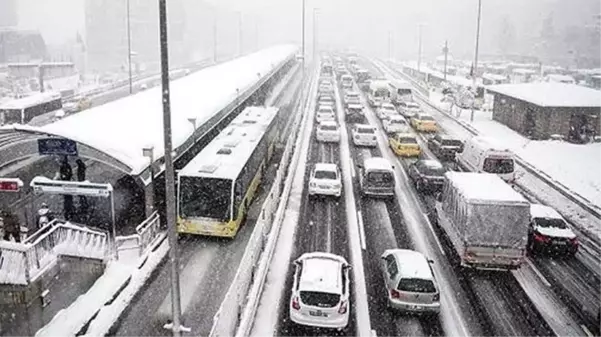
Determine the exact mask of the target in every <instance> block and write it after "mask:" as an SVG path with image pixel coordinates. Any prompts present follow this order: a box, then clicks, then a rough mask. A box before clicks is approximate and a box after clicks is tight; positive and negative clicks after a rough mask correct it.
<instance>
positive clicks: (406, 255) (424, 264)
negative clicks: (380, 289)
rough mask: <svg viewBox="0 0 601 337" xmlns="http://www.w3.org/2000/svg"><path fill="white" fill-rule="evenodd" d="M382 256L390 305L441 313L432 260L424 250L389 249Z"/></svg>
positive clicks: (393, 307)
mask: <svg viewBox="0 0 601 337" xmlns="http://www.w3.org/2000/svg"><path fill="white" fill-rule="evenodd" d="M381 258H382V261H381V265H380V266H381V269H382V274H383V276H384V284H385V286H386V294H387V297H388V307H389V308H391V309H398V310H403V311H412V312H427V313H435V314H437V313H439V312H440V292H439V290H438V289H439V288H438V284H437V282H436V279H435V278H434V272H433V271H432V267H431V266H430V263H432V261H430V260H428V259H426V257H425V256H424V255H423V254H422V253H420V252H416V251H413V250H408V249H389V250H386V251H385V252H384V254H382V257H381Z"/></svg>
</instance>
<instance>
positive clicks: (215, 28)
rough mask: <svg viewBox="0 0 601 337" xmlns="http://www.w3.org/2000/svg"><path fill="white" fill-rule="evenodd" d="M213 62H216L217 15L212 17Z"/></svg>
mask: <svg viewBox="0 0 601 337" xmlns="http://www.w3.org/2000/svg"><path fill="white" fill-rule="evenodd" d="M213 62H214V63H217V15H215V18H214V19H213Z"/></svg>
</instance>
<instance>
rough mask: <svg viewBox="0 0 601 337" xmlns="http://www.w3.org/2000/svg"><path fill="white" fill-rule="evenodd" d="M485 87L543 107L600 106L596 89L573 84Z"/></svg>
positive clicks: (551, 83) (599, 96)
mask: <svg viewBox="0 0 601 337" xmlns="http://www.w3.org/2000/svg"><path fill="white" fill-rule="evenodd" d="M487 89H488V90H489V91H492V92H496V93H499V94H503V95H506V96H510V97H514V98H517V99H519V100H522V101H526V102H529V103H532V104H536V105H539V106H543V107H595V108H597V107H601V95H600V94H599V91H598V90H594V89H590V88H586V87H583V86H579V85H575V84H566V83H557V82H540V83H521V84H499V85H491V86H489V87H487Z"/></svg>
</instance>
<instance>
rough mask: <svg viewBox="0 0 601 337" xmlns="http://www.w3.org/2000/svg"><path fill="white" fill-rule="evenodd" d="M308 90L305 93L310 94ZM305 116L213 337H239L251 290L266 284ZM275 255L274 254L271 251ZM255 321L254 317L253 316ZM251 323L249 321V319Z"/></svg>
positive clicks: (217, 317)
mask: <svg viewBox="0 0 601 337" xmlns="http://www.w3.org/2000/svg"><path fill="white" fill-rule="evenodd" d="M307 92H308V90H305V93H307ZM306 100H307V97H304V98H303V99H300V100H299V101H298V102H297V107H295V109H293V111H297V108H298V105H300V103H301V102H305V101H306ZM303 115H304V114H302V113H298V114H296V115H295V117H294V122H293V127H292V128H291V130H293V132H294V135H293V136H292V137H290V138H289V140H288V142H287V144H286V147H285V149H284V153H283V155H282V159H281V161H280V165H279V166H278V170H277V172H276V177H275V180H274V182H273V185H272V187H271V190H270V191H269V194H268V195H267V198H266V199H265V202H264V203H263V207H262V209H261V213H260V215H259V218H258V219H257V223H256V224H255V228H254V230H253V233H252V234H251V237H250V239H249V241H248V244H247V249H246V251H245V252H244V256H243V257H242V260H241V261H240V266H239V267H238V271H237V272H236V275H235V276H234V279H233V280H232V283H231V285H230V287H229V289H228V291H227V293H226V294H225V297H224V299H223V302H222V303H221V306H220V307H219V310H218V311H217V314H215V317H214V318H213V327H212V329H211V333H210V336H234V335H236V330H237V328H238V326H239V325H240V324H241V323H242V320H243V313H245V312H249V310H248V305H249V304H250V303H249V299H250V298H251V296H254V295H251V294H250V290H251V285H252V284H254V283H262V282H264V278H265V276H266V272H263V273H261V271H258V270H257V268H258V267H259V263H258V262H259V258H260V257H261V255H262V254H263V253H268V252H267V249H266V248H267V247H268V246H267V241H268V239H269V238H270V233H271V236H276V237H277V234H278V232H279V231H275V230H274V232H273V233H272V228H273V226H274V220H275V222H277V224H276V226H279V225H280V224H281V217H280V218H279V220H280V221H278V219H276V209H277V208H278V207H279V205H280V204H281V203H282V202H281V201H280V197H281V196H282V195H284V194H285V193H284V194H282V192H283V190H284V188H285V185H286V184H285V180H286V176H287V171H288V167H289V166H290V162H291V158H292V155H293V154H294V149H295V144H296V141H297V138H298V134H299V131H300V129H301V128H300V127H299V124H300V121H301V118H302V117H303ZM269 253H273V251H271V252H269ZM257 303H258V299H254V303H252V304H250V305H251V306H252V307H253V308H251V309H252V310H250V312H252V313H251V314H250V315H248V314H247V315H245V316H253V317H254V312H255V310H256V304H257ZM251 319H252V317H251ZM246 320H248V318H247V319H246Z"/></svg>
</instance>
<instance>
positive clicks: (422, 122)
mask: <svg viewBox="0 0 601 337" xmlns="http://www.w3.org/2000/svg"><path fill="white" fill-rule="evenodd" d="M411 126H412V127H413V128H414V129H415V130H416V131H420V132H436V131H438V126H437V125H436V121H435V120H434V117H432V116H430V115H428V114H425V113H417V114H415V116H413V117H411Z"/></svg>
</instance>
